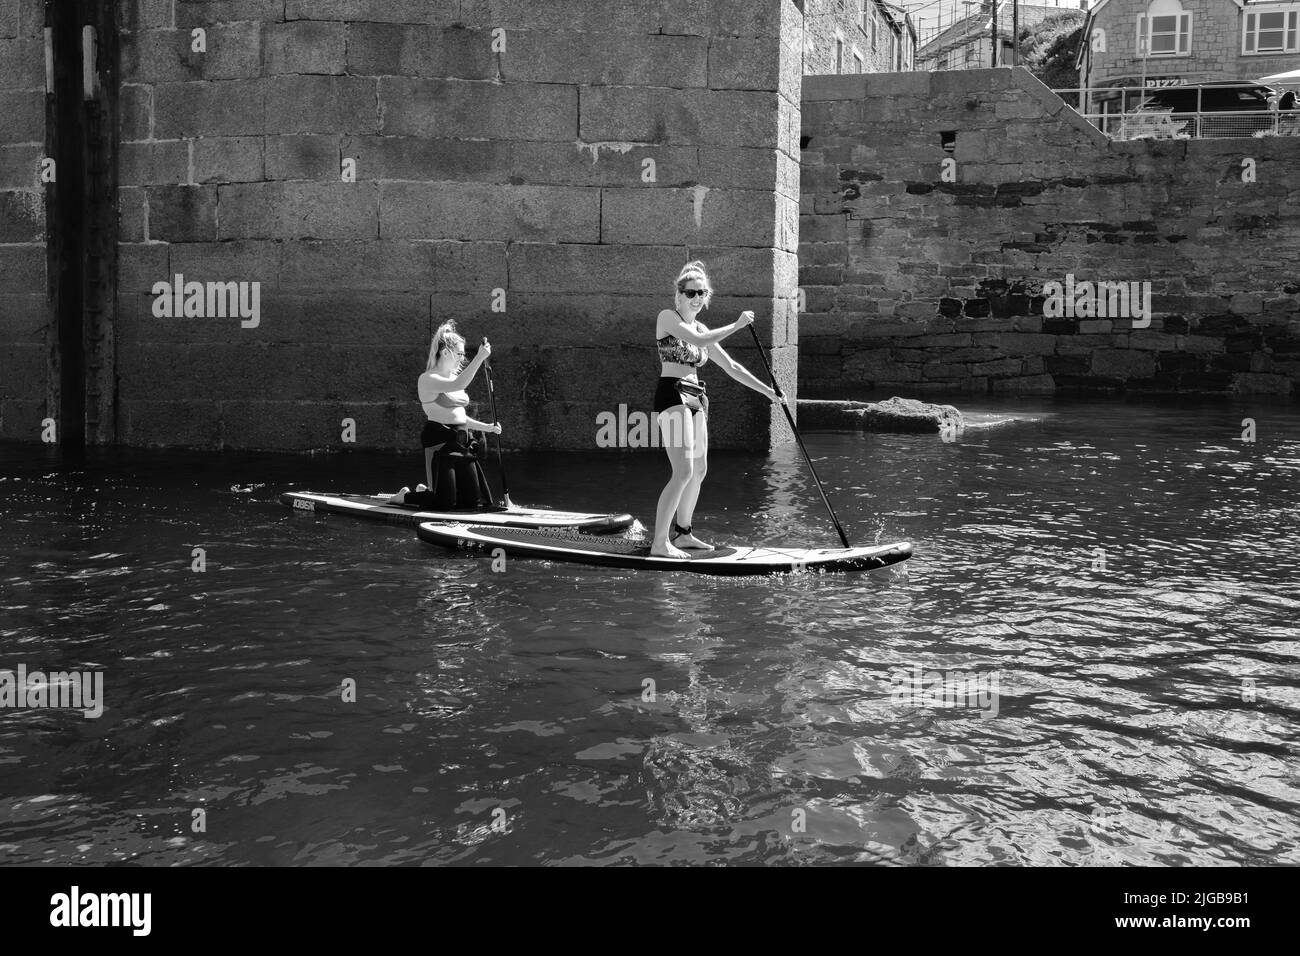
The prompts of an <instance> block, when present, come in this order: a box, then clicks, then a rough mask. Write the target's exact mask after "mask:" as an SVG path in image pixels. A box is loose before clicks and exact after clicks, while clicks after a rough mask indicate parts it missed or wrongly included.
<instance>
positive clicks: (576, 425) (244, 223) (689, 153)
mask: <svg viewBox="0 0 1300 956" xmlns="http://www.w3.org/2000/svg"><path fill="white" fill-rule="evenodd" d="M121 11H122V12H121V23H120V27H121V30H122V43H123V53H122V87H121V94H122V109H121V114H122V128H121V141H122V142H121V147H120V148H121V156H122V161H121V168H120V189H119V196H118V205H119V212H120V230H121V233H120V239H121V245H120V269H119V300H118V303H117V316H116V323H117V352H118V354H117V368H118V381H119V395H118V400H119V410H120V411H119V435H118V438H119V440H120V441H122V442H125V443H128V444H135V445H153V444H165V445H177V444H183V445H195V446H203V447H217V446H224V447H241V448H243V447H246V448H278V449H295V448H300V449H306V448H338V447H342V445H341V442H342V434H343V428H342V421H343V419H345V418H350V419H352V420H353V421H354V422H355V423H356V429H355V444H356V445H357V446H360V447H411V446H412V445H413V444H414V443H416V441H417V436H418V432H419V424H420V422H421V421H422V420H423V414H422V412H421V411H420V408H419V405H418V404H417V401H416V394H415V381H416V378H417V377H418V375H419V374H420V373H421V372H422V371H423V369H424V363H425V358H426V354H427V351H428V346H429V340H430V336H431V333H432V331H433V329H434V328H436V326H437V325H438V324H439V323H440V322H442V321H443V320H444V319H447V318H454V319H456V320H457V322H458V323H459V324H460V326H461V329H462V331H463V333H464V334H465V335H466V337H467V338H468V339H469V341H470V344H471V346H475V345H477V343H478V342H479V340H480V339H481V338H482V337H484V336H487V337H488V338H489V339H490V340H491V341H492V343H493V366H494V370H495V380H496V386H497V388H496V390H497V396H496V397H497V405H498V408H499V411H500V417H501V419H502V421H503V423H504V424H505V427H506V434H505V435H504V436H503V437H504V439H505V443H506V445H507V446H508V447H509V446H513V447H565V448H593V447H595V446H596V435H597V424H596V416H597V415H598V414H599V413H600V412H602V411H605V410H617V408H618V406H619V405H620V404H621V403H626V404H628V405H629V406H630V408H632V409H634V410H635V409H642V410H645V411H649V410H650V406H651V400H652V395H653V391H654V385H655V381H656V379H657V376H658V372H659V366H658V361H657V358H656V353H655V350H654V322H655V316H656V315H657V313H658V312H659V310H660V309H663V308H671V307H672V303H673V280H674V279H675V277H676V275H677V272H678V270H679V269H680V267H681V265H682V264H683V263H685V262H686V261H688V260H691V259H696V258H700V259H703V260H705V261H706V263H707V264H708V265H709V266H710V268H711V269H712V271H713V279H714V283H715V286H716V288H717V296H716V297H715V299H714V302H713V307H712V309H711V311H710V313H708V315H707V318H708V319H709V320H710V321H711V322H712V323H714V324H723V323H725V322H727V321H730V320H731V319H732V318H734V317H735V315H736V313H738V312H740V311H741V310H744V309H753V310H754V311H755V312H756V313H757V315H758V316H759V317H760V331H761V333H762V335H763V336H764V339H765V343H766V344H767V345H768V346H770V347H772V348H775V349H776V352H777V355H778V364H779V365H781V366H782V367H784V368H787V369H788V370H789V371H790V373H791V377H793V358H792V356H793V353H794V349H795V343H796V328H797V326H796V313H795V304H796V302H795V295H796V287H797V266H796V248H797V243H798V148H797V144H798V109H799V92H798V91H799V82H800V73H799V60H798V56H799V44H800V38H801V32H802V15H801V13H800V11H799V10H798V8H797V7H796V6H795V4H794V3H793V0H707V2H697V0H621V2H616V0H595V2H593V0H583V2H579V0H553V2H548V3H545V4H542V3H536V2H531V0H418V2H417V0H389V2H383V3H379V2H368V0H274V2H263V0H229V2H221V3H213V2H189V0H175V2H174V3H170V2H162V0H130V2H125V3H123V4H122V5H121ZM196 31H200V32H201V35H202V37H203V49H202V50H200V49H198V48H197V44H198V42H199V41H198V39H197V38H198V37H199V36H200V33H196ZM177 275H183V276H184V280H185V281H186V282H190V281H199V282H205V283H206V282H213V281H219V282H248V283H252V282H256V283H259V284H260V285H259V289H260V317H259V319H258V321H257V323H256V325H253V324H251V323H250V322H247V321H241V320H240V319H238V318H232V317H226V318H183V317H182V318H176V317H159V316H158V315H156V314H155V307H156V299H157V297H156V296H155V294H154V291H153V290H154V288H155V285H156V284H157V283H159V282H160V281H164V282H166V281H170V280H171V279H172V277H174V276H177ZM746 338H747V337H746ZM736 352H737V355H738V357H739V358H741V360H742V361H746V360H748V361H751V362H755V363H756V358H755V357H754V356H753V355H752V354H747V352H752V350H745V349H743V348H741V349H737V350H736ZM721 379H722V376H721V375H719V374H717V373H715V374H714V375H713V376H711V377H710V382H709V384H710V386H711V388H712V389H713V390H714V393H715V394H716V395H717V399H716V400H715V408H716V409H717V412H716V415H715V416H714V431H713V436H714V441H715V443H716V444H717V445H719V446H722V447H727V446H732V447H765V446H766V444H767V443H768V441H769V440H770V438H771V436H772V435H773V434H774V429H777V427H778V426H777V423H776V420H775V418H774V416H773V414H772V410H771V409H770V408H769V407H768V406H767V405H766V404H765V403H763V402H762V401H761V399H758V397H757V396H754V398H753V399H752V400H751V399H750V398H749V396H750V394H751V393H749V392H747V391H745V390H743V389H742V388H741V387H740V386H737V385H733V384H732V383H730V382H729V381H728V380H721ZM471 396H472V397H473V398H474V399H475V400H476V401H480V402H482V404H481V405H480V406H479V408H478V412H479V414H480V416H481V417H486V416H487V415H488V412H487V409H486V392H485V388H484V385H483V382H482V379H481V378H480V379H479V381H478V382H476V383H475V385H474V386H473V387H472V388H471Z"/></svg>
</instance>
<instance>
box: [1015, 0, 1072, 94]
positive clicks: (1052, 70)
mask: <svg viewBox="0 0 1300 956" xmlns="http://www.w3.org/2000/svg"><path fill="white" fill-rule="evenodd" d="M1084 18H1085V14H1084V12H1083V11H1082V10H1062V11H1061V12H1060V13H1054V14H1052V15H1051V16H1049V17H1047V18H1045V19H1044V20H1043V21H1042V22H1040V23H1039V24H1037V25H1036V26H1033V27H1030V28H1027V29H1024V30H1021V31H1020V62H1021V63H1022V64H1023V65H1024V66H1025V67H1027V68H1028V69H1029V71H1030V72H1031V73H1033V74H1034V76H1036V77H1038V78H1039V79H1040V80H1042V81H1043V82H1044V83H1046V84H1047V85H1048V86H1050V87H1052V88H1054V89H1066V88H1072V87H1077V86H1078V85H1079V71H1078V70H1076V69H1075V68H1074V58H1075V55H1076V54H1077V53H1078V50H1079V43H1080V41H1082V39H1083V23H1084Z"/></svg>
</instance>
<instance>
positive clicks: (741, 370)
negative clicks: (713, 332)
mask: <svg viewBox="0 0 1300 956" xmlns="http://www.w3.org/2000/svg"><path fill="white" fill-rule="evenodd" d="M709 358H711V359H713V361H715V362H717V363H718V364H719V365H720V366H722V370H723V371H724V372H726V373H727V374H728V375H730V376H731V377H732V378H734V379H735V380H736V381H737V382H739V383H740V384H741V385H744V386H745V387H746V388H752V389H753V390H754V391H756V392H758V394H760V395H765V396H767V398H768V400H769V401H773V402H775V401H779V400H780V396H778V395H777V394H776V391H775V390H774V389H773V388H772V387H771V386H769V385H765V384H763V383H762V382H760V381H759V380H758V379H756V378H755V377H754V376H753V375H751V374H750V373H749V370H748V369H746V368H745V366H743V365H741V364H740V363H739V362H737V361H736V360H735V359H734V358H732V357H731V356H730V355H728V354H727V353H726V352H724V351H723V350H722V346H721V345H717V344H714V345H710V346H709Z"/></svg>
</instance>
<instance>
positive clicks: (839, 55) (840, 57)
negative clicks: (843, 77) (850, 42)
mask: <svg viewBox="0 0 1300 956" xmlns="http://www.w3.org/2000/svg"><path fill="white" fill-rule="evenodd" d="M835 72H836V73H843V72H844V40H843V38H841V37H836V38H835Z"/></svg>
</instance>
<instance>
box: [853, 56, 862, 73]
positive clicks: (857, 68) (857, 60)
mask: <svg viewBox="0 0 1300 956" xmlns="http://www.w3.org/2000/svg"><path fill="white" fill-rule="evenodd" d="M862 67H863V63H862V54H861V53H859V52H858V51H857V50H854V51H853V72H854V73H861V72H862Z"/></svg>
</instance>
